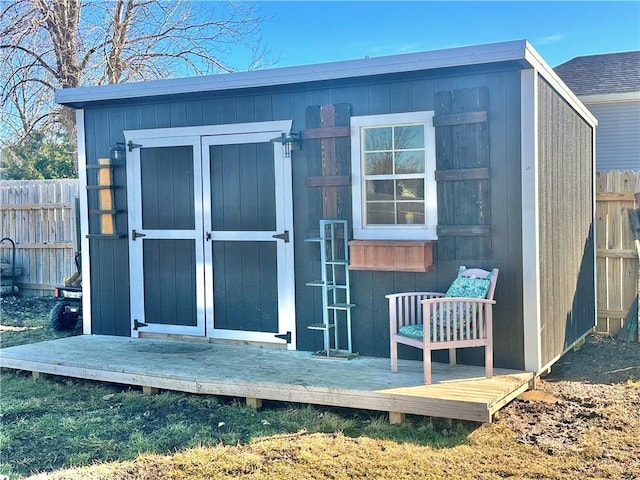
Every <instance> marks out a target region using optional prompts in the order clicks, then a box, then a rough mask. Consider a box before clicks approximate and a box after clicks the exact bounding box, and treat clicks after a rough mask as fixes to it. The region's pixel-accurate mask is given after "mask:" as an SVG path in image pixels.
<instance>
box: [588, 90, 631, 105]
mask: <svg viewBox="0 0 640 480" xmlns="http://www.w3.org/2000/svg"><path fill="white" fill-rule="evenodd" d="M578 98H580V101H582V103H584V104H585V105H592V104H594V103H619V102H640V92H624V93H599V94H593V95H580V97H578Z"/></svg>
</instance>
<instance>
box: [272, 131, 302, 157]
mask: <svg viewBox="0 0 640 480" xmlns="http://www.w3.org/2000/svg"><path fill="white" fill-rule="evenodd" d="M271 142H273V143H282V149H283V150H284V156H285V157H287V158H289V157H291V152H297V151H298V150H300V149H301V141H300V134H299V133H284V132H282V134H281V135H280V136H279V137H276V138H272V139H271Z"/></svg>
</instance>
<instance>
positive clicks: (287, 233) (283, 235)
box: [272, 230, 289, 243]
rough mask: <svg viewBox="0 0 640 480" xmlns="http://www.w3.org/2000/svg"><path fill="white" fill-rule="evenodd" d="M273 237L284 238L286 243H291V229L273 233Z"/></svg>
mask: <svg viewBox="0 0 640 480" xmlns="http://www.w3.org/2000/svg"><path fill="white" fill-rule="evenodd" d="M272 237H273V238H276V239H278V240H284V243H289V230H285V231H284V232H283V233H279V234H277V235H272Z"/></svg>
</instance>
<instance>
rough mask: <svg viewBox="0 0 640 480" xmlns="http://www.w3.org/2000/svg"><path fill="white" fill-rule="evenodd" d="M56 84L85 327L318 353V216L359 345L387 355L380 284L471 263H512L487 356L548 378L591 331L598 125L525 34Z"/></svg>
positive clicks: (416, 279)
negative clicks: (333, 236) (72, 146)
mask: <svg viewBox="0 0 640 480" xmlns="http://www.w3.org/2000/svg"><path fill="white" fill-rule="evenodd" d="M56 98H57V102H58V103H60V104H62V105H65V106H67V107H71V108H74V109H76V118H77V127H78V152H79V167H80V168H79V171H80V182H81V190H82V192H83V193H82V194H81V198H80V204H81V212H82V221H81V229H82V252H83V256H82V267H83V273H84V278H85V283H84V287H85V295H84V297H83V301H84V320H83V322H84V325H83V329H84V333H85V334H101V335H116V336H125V337H169V338H176V337H189V338H191V337H199V338H203V339H205V340H209V341H213V340H216V341H217V340H221V341H227V342H228V341H231V342H239V343H257V344H261V345H271V346H275V347H281V348H288V349H295V350H302V351H311V352H313V351H317V350H319V349H321V348H322V346H323V338H322V335H320V334H319V333H318V331H317V330H314V329H309V328H308V327H309V326H311V325H313V324H317V323H318V322H320V321H321V319H322V299H321V295H320V293H319V291H318V289H314V288H312V287H309V286H308V285H307V284H308V283H309V282H310V280H312V279H314V278H317V277H318V275H319V268H320V266H319V260H320V258H319V252H318V248H317V245H314V244H313V243H310V242H305V239H309V238H316V237H318V234H319V221H320V220H323V219H343V220H347V221H348V225H349V228H348V232H347V236H348V237H349V240H352V242H351V246H350V249H351V251H352V255H353V254H354V253H358V254H361V257H359V260H358V263H357V265H355V264H354V265H352V270H350V280H351V282H350V285H351V302H352V303H353V304H355V305H356V306H355V307H354V308H353V309H352V311H351V315H352V318H351V321H352V341H353V350H354V351H355V352H358V353H360V354H361V355H366V356H374V357H386V356H389V326H388V318H387V314H386V312H387V307H386V299H385V295H386V294H389V293H393V292H399V291H415V290H432V291H433V290H436V291H443V290H446V288H447V286H448V285H449V284H450V283H451V281H452V279H453V278H454V277H455V275H456V272H457V269H458V266H459V265H467V266H474V267H483V268H499V269H500V280H499V282H498V286H497V290H496V293H495V298H496V300H497V305H496V307H495V310H494V325H495V326H494V352H495V365H496V366H497V367H504V368H512V369H519V370H522V369H526V370H528V371H530V372H536V373H538V372H541V371H543V370H545V369H547V368H548V367H550V365H551V364H552V363H553V362H555V361H556V360H557V359H558V358H559V357H560V356H561V355H562V354H563V353H564V352H566V351H567V349H569V348H571V347H572V346H573V345H574V344H575V343H576V342H579V341H580V340H581V339H582V338H583V337H584V336H585V335H586V334H588V333H589V332H590V331H591V329H592V327H593V326H594V324H595V321H596V305H595V300H594V299H595V294H594V292H595V281H594V268H595V267H594V265H595V251H594V232H593V226H594V196H593V191H594V161H595V158H594V146H595V141H594V139H595V137H594V136H595V126H596V120H595V118H594V117H593V115H592V114H591V113H590V112H589V111H588V110H587V109H586V108H585V106H584V105H583V104H582V103H581V102H580V101H579V100H578V98H577V97H576V96H575V95H574V94H573V93H572V92H571V90H570V89H569V88H568V87H567V86H566V85H565V84H564V83H563V82H562V80H560V78H559V77H558V76H557V75H556V74H555V73H554V71H553V69H552V68H550V67H549V66H548V65H547V64H546V63H545V62H544V60H543V59H542V58H541V57H540V56H539V55H538V53H537V52H536V51H535V50H534V49H533V48H532V46H531V45H530V44H529V43H528V42H526V41H524V40H523V41H510V42H504V43H496V44H489V45H481V46H471V47H462V48H453V49H447V50H441V51H432V52H424V53H414V54H405V55H396V56H390V57H381V58H366V59H360V60H353V61H344V62H335V63H327V64H320V65H307V66H300V67H287V68H278V69H271V70H262V71H251V72H241V73H232V74H220V75H213V76H206V77H197V78H180V79H171V80H159V81H148V82H141V83H129V84H120V85H108V86H94V87H83V88H75V89H64V90H60V91H58V92H57V97H56ZM289 150H292V151H289ZM355 249H360V251H359V252H355ZM363 251H364V252H365V253H364V254H363ZM366 252H374V254H367V253H366ZM375 252H377V253H375ZM389 258H391V259H392V260H391V261H389V260H388V259H389ZM409 258H410V260H408V259H409ZM401 355H402V356H405V357H407V358H414V357H412V355H415V354H414V353H413V352H410V351H401ZM482 358H483V357H482V355H481V352H476V351H474V350H473V349H470V350H469V351H467V352H461V354H460V355H459V359H460V361H461V362H468V363H472V364H474V363H476V364H481V363H482Z"/></svg>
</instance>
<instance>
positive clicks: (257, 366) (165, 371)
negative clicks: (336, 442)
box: [0, 335, 533, 422]
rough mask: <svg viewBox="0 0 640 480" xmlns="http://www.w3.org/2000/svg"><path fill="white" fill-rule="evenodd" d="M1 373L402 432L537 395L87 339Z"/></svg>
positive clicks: (209, 346) (513, 384)
mask: <svg viewBox="0 0 640 480" xmlns="http://www.w3.org/2000/svg"><path fill="white" fill-rule="evenodd" d="M0 366H1V367H5V368H13V369H17V370H27V371H31V372H34V373H45V374H52V375H61V376H66V377H75V378H84V379H90V380H99V381H104V382H113V383H121V384H127V385H137V386H141V387H143V388H144V389H146V390H153V389H167V390H176V391H181V392H191V393H199V394H210V395H224V396H233V397H241V398H245V399H246V400H247V403H248V404H249V405H253V406H260V404H261V402H262V400H276V401H283V402H296V403H310V404H316V405H331V406H338V407H349V408H357V409H366V410H379V411H383V412H389V414H390V415H389V417H390V420H391V421H392V422H398V421H401V420H402V418H403V417H404V414H415V415H424V416H432V417H442V418H451V419H460V420H471V421H477V422H490V421H491V418H492V416H493V414H494V413H496V412H497V411H498V410H499V409H500V408H502V407H503V406H504V405H506V404H507V403H509V402H510V401H511V400H513V399H514V398H515V397H516V396H518V395H519V394H520V393H522V392H524V391H525V390H527V389H528V388H529V386H530V385H531V384H532V381H533V374H532V373H529V372H522V371H514V370H501V369H495V372H494V375H495V376H494V377H493V378H492V379H486V378H484V376H483V375H484V368H483V367H471V366H464V365H456V366H453V367H452V366H449V365H448V364H439V363H436V364H434V365H433V384H432V385H423V384H422V381H423V377H422V362H416V361H406V360H405V361H403V360H400V361H399V372H398V373H391V371H390V364H389V360H388V359H383V358H370V357H358V358H355V359H353V360H334V359H326V358H320V357H316V356H313V355H311V354H310V353H309V352H295V351H287V350H278V349H272V348H261V347H256V346H246V345H229V344H220V343H201V342H185V341H174V340H157V339H142V338H138V339H133V338H125V337H112V336H98V335H82V336H77V337H69V338H63V339H58V340H51V341H47V342H42V343H36V344H30V345H21V346H17V347H10V348H5V349H2V350H0Z"/></svg>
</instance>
